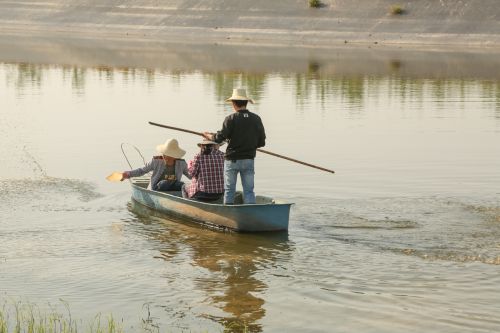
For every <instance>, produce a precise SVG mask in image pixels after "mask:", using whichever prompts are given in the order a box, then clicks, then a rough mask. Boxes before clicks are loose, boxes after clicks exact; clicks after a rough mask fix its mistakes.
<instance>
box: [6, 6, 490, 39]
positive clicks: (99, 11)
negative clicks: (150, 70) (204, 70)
mask: <svg viewBox="0 0 500 333" xmlns="http://www.w3.org/2000/svg"><path fill="white" fill-rule="evenodd" d="M322 3H323V4H324V5H323V6H322V7H321V8H310V7H309V5H308V1H307V0H274V1H269V0H252V1H248V0H198V1H196V0H163V1H152V0H135V1H134V0H104V1H96V0H87V1H84V0H52V1H40V0H19V1H12V0H10V1H7V0H0V27H1V28H2V29H1V31H2V32H8V31H10V32H18V33H19V32H25V33H27V34H29V33H35V32H43V33H46V34H64V35H67V36H71V35H73V34H78V35H85V36H87V37H88V38H96V39H100V38H104V39H107V38H123V39H127V38H139V37H140V38H146V39H149V40H157V41H176V42H203V43H227V42H232V43H241V44H257V45H259V44H268V45H282V46H290V45H297V44H300V45H303V46H321V47H328V46H335V45H338V44H339V43H346V42H347V43H361V44H374V43H377V44H396V45H408V44H411V45H455V46H459V45H461V46H490V47H500V9H499V8H500V6H498V1H497V0H460V1H457V0H419V1H400V2H398V1H396V2H395V1H392V0H355V1H353V0H322ZM395 3H398V4H399V6H401V8H403V9H404V14H403V15H392V14H391V13H390V8H391V6H392V5H394V4H395Z"/></svg>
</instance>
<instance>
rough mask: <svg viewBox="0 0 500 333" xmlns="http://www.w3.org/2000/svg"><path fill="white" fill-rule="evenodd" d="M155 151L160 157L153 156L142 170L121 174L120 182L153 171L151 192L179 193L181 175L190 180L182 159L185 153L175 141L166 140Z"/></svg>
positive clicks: (150, 185) (150, 184)
mask: <svg viewBox="0 0 500 333" xmlns="http://www.w3.org/2000/svg"><path fill="white" fill-rule="evenodd" d="M156 151H157V152H158V153H160V154H161V155H160V156H154V157H153V159H152V160H151V162H148V163H147V164H146V165H145V166H144V167H142V168H138V169H135V170H131V171H125V172H123V173H122V179H121V180H124V179H129V178H132V177H140V176H143V175H145V174H146V173H148V172H150V171H153V175H152V176H151V182H150V183H149V187H150V188H151V189H152V190H153V191H180V190H181V188H182V185H184V183H183V182H181V177H182V175H183V174H184V175H185V176H186V177H188V178H189V179H191V176H190V175H189V173H188V168H187V164H186V161H184V160H183V159H182V157H183V156H184V155H185V154H186V151H185V150H182V149H181V148H180V147H179V143H178V142H177V140H176V139H170V140H167V141H166V142H165V144H163V145H158V146H156Z"/></svg>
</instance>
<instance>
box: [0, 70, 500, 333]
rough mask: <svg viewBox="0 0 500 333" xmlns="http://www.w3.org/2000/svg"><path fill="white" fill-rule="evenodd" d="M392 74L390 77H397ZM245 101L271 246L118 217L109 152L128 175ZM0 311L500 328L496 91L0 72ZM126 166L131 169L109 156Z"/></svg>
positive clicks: (232, 325) (132, 320) (442, 80)
mask: <svg viewBox="0 0 500 333" xmlns="http://www.w3.org/2000/svg"><path fill="white" fill-rule="evenodd" d="M399 66H401V65H400V64H399V65H398V64H394V65H393V67H394V68H395V69H398V68H399ZM235 86H243V87H246V88H247V89H248V91H249V94H250V96H251V97H253V98H254V99H256V101H257V103H256V104H255V105H252V106H251V110H252V111H255V112H256V113H258V114H259V115H260V116H261V117H262V119H263V121H264V124H265V128H266V133H267V145H266V149H268V150H270V151H273V152H276V153H280V154H283V155H287V156H290V157H294V158H297V159H300V160H304V161H307V162H309V163H312V164H318V165H321V166H324V167H326V168H331V169H334V170H336V172H337V173H336V174H335V175H330V174H326V173H322V172H320V171H318V170H314V169H309V168H306V167H304V166H301V165H298V164H292V163H290V162H287V161H284V160H279V159H276V158H274V157H272V156H267V155H258V157H257V160H256V170H257V174H256V192H257V193H259V194H265V195H270V196H274V197H277V198H281V199H284V200H286V201H291V202H295V206H294V207H293V209H292V213H291V218H290V230H289V232H288V233H284V234H283V233H280V234H272V235H267V234H266V235H247V234H234V233H227V232H217V231H213V230H207V229H205V228H201V227H197V226H195V225H192V224H190V223H187V222H186V221H175V220H172V219H168V218H165V217H163V216H159V215H157V214H155V213H154V212H152V211H150V210H148V209H145V208H144V207H142V206H140V205H138V204H135V203H134V202H131V199H130V188H129V186H128V184H127V183H120V184H110V183H106V181H105V180H104V178H105V176H106V175H108V174H109V173H111V172H112V171H115V170H120V171H122V170H126V169H127V168H128V166H127V164H126V162H125V160H124V159H123V156H122V155H121V152H120V144H121V143H122V142H129V143H133V144H134V145H136V146H137V147H139V148H140V149H141V151H142V152H143V153H144V154H145V156H146V157H147V158H149V157H150V156H151V155H152V154H153V153H154V147H155V146H156V145H157V144H159V143H163V142H164V141H165V140H166V139H168V138H171V137H175V138H177V139H178V140H179V141H180V144H181V147H182V148H184V149H185V150H187V155H186V158H187V159H189V158H191V157H192V156H193V155H194V154H195V153H196V151H197V147H196V142H197V141H198V140H199V138H197V137H195V136H190V135H188V134H183V133H178V132H172V131H167V130H164V129H160V128H155V127H151V126H149V125H148V124H147V122H148V121H155V122H160V123H165V124H170V125H173V126H178V127H184V128H188V129H191V130H195V131H204V130H211V131H214V130H217V129H219V127H220V126H221V124H222V120H223V119H224V117H225V116H227V115H228V114H230V112H231V109H230V107H229V106H228V105H226V104H224V99H225V98H226V97H227V96H229V95H230V94H231V89H232V88H233V87H235ZM0 100H2V105H1V111H0V112H1V116H0V131H1V133H2V143H1V145H0V156H1V160H0V161H1V169H0V170H1V173H0V213H1V221H0V225H1V228H0V241H1V243H2V246H1V247H0V293H1V294H0V298H1V299H3V300H9V299H12V298H14V299H19V298H20V299H23V300H28V301H30V302H35V303H38V304H47V303H57V302H58V299H64V300H65V301H67V302H68V303H69V304H70V306H71V309H72V312H73V315H74V316H77V317H80V318H92V316H94V315H95V314H96V312H101V313H113V315H114V316H115V318H116V317H117V318H124V319H123V320H124V321H123V322H124V326H125V327H127V328H128V327H133V329H132V330H136V329H138V327H140V326H141V320H142V319H144V318H148V314H147V309H149V311H150V315H149V319H151V320H153V322H154V323H155V324H156V325H159V326H160V328H162V329H164V330H167V329H168V330H169V331H174V332H175V331H183V330H184V331H186V330H192V331H198V330H199V331H201V330H209V331H210V332H212V331H213V332H218V331H222V330H223V329H224V328H227V329H228V330H229V331H235V332H237V331H242V330H243V327H247V328H248V330H249V331H251V332H283V331H287V332H304V331H308V332H357V331H362V332H401V331H405V332H422V331H427V332H432V331H434V332H437V331H439V332H493V331H498V330H500V320H499V319H498V312H499V311H500V302H499V297H498V287H499V285H500V275H499V274H498V271H499V266H498V265H499V264H500V241H499V240H500V202H499V201H500V174H499V170H500V145H499V144H498V142H500V81H499V80H497V79H491V77H488V78H481V77H467V78H463V77H459V78H457V77H453V76H451V77H439V78H436V77H434V76H429V77H412V76H404V75H397V73H396V74H391V73H390V72H389V73H386V74H384V75H362V74H360V75H334V74H332V73H331V72H328V71H326V72H325V71H323V69H322V67H320V66H319V65H318V64H316V63H314V62H311V63H310V66H309V67H308V68H307V70H306V71H301V72H294V71H279V72H268V71H264V72H238V71H223V72H218V71H216V72H210V71H205V70H203V71H202V70H191V71H172V70H168V71H166V70H154V69H140V68H129V67H126V68H125V67H124V68H111V67H74V66H56V65H37V64H31V63H21V64H19V63H3V64H0ZM127 149H128V150H127V151H128V152H129V154H130V157H131V162H132V163H133V164H134V165H135V166H139V165H140V163H141V160H140V158H139V157H138V156H137V155H136V154H134V151H133V150H132V149H130V148H127Z"/></svg>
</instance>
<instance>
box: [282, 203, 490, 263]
mask: <svg viewBox="0 0 500 333" xmlns="http://www.w3.org/2000/svg"><path fill="white" fill-rule="evenodd" d="M464 201H465V202H464ZM469 201H472V202H473V203H471V202H467V200H466V199H456V198H436V197H427V198H372V199H362V200H349V201H347V200H338V201H335V202H333V204H332V201H331V200H330V201H329V202H328V203H327V202H324V203H322V202H316V203H315V204H312V203H311V204H310V205H309V204H300V203H299V204H298V205H297V206H298V207H297V208H298V211H297V209H296V211H295V212H294V214H293V215H292V216H294V219H295V221H292V222H291V225H292V226H294V225H296V226H297V225H298V226H299V227H300V228H303V229H304V230H307V232H309V233H310V232H312V233H313V234H314V235H315V236H316V237H318V240H319V239H321V238H325V237H327V238H329V239H333V240H336V241H340V242H344V243H350V244H357V245H359V246H364V247H369V248H375V249H376V250H379V251H389V252H392V253H396V254H400V255H409V256H417V257H419V258H421V259H424V260H446V261H452V262H463V263H466V262H480V263H484V264H491V265H500V206H499V205H498V203H497V202H496V201H488V202H486V201H484V200H483V201H482V202H479V203H478V202H474V201H473V200H469Z"/></svg>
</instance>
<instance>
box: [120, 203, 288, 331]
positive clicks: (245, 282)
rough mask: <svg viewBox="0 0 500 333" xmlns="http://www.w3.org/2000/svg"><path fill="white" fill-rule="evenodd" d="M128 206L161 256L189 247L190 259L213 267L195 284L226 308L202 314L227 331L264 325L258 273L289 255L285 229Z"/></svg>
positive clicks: (213, 303) (171, 257) (258, 328)
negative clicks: (228, 228) (228, 226)
mask: <svg viewBox="0 0 500 333" xmlns="http://www.w3.org/2000/svg"><path fill="white" fill-rule="evenodd" d="M129 210H130V212H131V213H132V214H133V215H134V216H135V217H136V218H137V222H139V223H137V224H135V225H136V226H138V227H139V228H140V230H139V233H141V234H143V235H144V236H145V237H147V238H149V239H151V240H153V241H155V242H156V243H157V244H158V245H157V246H158V250H159V252H160V256H159V257H160V258H161V259H163V260H165V261H171V260H174V258H175V257H176V256H178V255H179V254H181V252H182V253H184V254H185V253H186V252H188V253H189V254H190V257H191V258H190V259H191V265H193V266H195V267H197V268H203V269H205V270H206V271H208V272H209V274H208V275H203V276H199V277H197V278H196V280H195V285H196V288H197V289H199V290H202V291H203V292H204V293H205V294H206V303H207V304H206V305H209V306H213V307H215V308H218V309H219V310H222V312H223V313H224V314H223V315H222V314H220V312H217V314H213V313H199V314H198V315H199V316H200V317H203V318H208V319H210V320H212V321H214V322H217V323H219V324H220V325H222V326H223V327H224V331H225V332H262V331H263V327H262V325H261V324H260V323H259V320H261V319H262V318H264V317H265V315H266V311H265V309H264V304H265V302H264V299H263V298H261V297H259V294H261V293H265V291H266V290H267V289H268V286H267V284H266V283H265V282H264V281H262V280H260V279H259V278H258V273H259V272H260V271H262V270H264V269H266V268H269V267H276V266H277V265H279V263H278V262H283V261H287V260H288V258H289V257H290V255H291V253H292V252H293V248H294V246H293V244H292V243H291V242H290V241H289V239H288V234H287V233H286V232H280V233H263V234H238V233H233V232H224V231H217V230H211V229H208V228H206V227H203V226H200V225H197V224H194V223H190V222H186V221H183V220H179V219H172V218H170V217H168V218H166V217H165V216H164V215H161V214H159V213H158V212H156V211H154V210H151V209H149V208H148V207H145V206H143V205H141V204H139V203H136V202H135V201H132V202H131V203H130V205H129ZM186 247H187V249H186Z"/></svg>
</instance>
